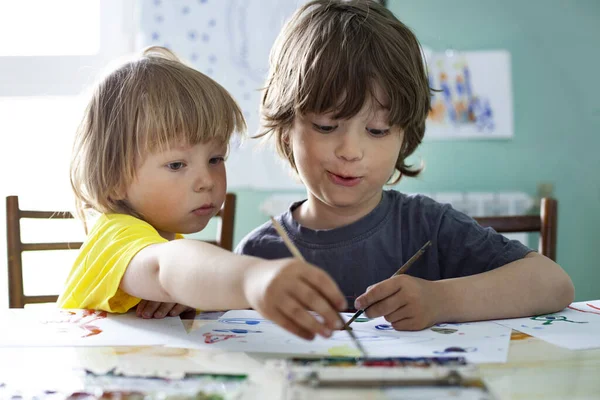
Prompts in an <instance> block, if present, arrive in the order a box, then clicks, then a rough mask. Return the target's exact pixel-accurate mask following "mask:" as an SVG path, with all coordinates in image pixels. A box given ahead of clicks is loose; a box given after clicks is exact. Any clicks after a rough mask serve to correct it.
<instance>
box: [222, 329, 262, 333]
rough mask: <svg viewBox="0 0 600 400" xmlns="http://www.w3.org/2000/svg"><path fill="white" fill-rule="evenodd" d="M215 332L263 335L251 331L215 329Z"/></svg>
mask: <svg viewBox="0 0 600 400" xmlns="http://www.w3.org/2000/svg"><path fill="white" fill-rule="evenodd" d="M213 331H214V332H231V333H262V331H249V330H248V329H237V328H235V329H213Z"/></svg>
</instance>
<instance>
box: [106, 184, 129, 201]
mask: <svg viewBox="0 0 600 400" xmlns="http://www.w3.org/2000/svg"><path fill="white" fill-rule="evenodd" d="M108 197H109V199H111V200H112V201H115V202H117V201H121V200H126V199H127V186H126V185H125V184H121V185H119V186H116V187H114V188H113V189H112V190H111V193H110V194H109V195H108Z"/></svg>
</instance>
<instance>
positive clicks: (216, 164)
mask: <svg viewBox="0 0 600 400" xmlns="http://www.w3.org/2000/svg"><path fill="white" fill-rule="evenodd" d="M226 152H227V146H225V145H219V144H218V143H212V142H209V143H204V144H203V143H201V144H196V145H193V146H173V147H171V149H169V150H167V151H164V152H155V153H151V154H149V155H148V156H147V157H146V158H145V159H144V160H142V161H141V162H140V163H139V164H138V165H136V178H135V180H134V181H133V182H132V183H131V184H130V185H129V187H128V188H127V193H126V200H127V201H128V203H129V205H130V206H131V207H132V208H133V209H134V210H135V211H136V212H137V213H138V214H140V215H141V216H143V218H144V219H145V220H146V222H148V223H149V224H151V225H152V226H153V227H154V228H156V229H157V230H158V232H159V233H160V234H161V236H163V237H165V238H166V239H169V240H170V239H173V238H174V234H175V233H193V232H198V231H201V230H202V229H204V227H206V224H208V221H209V220H210V218H212V217H213V216H214V215H215V214H217V212H218V211H219V210H220V208H221V205H222V204H223V201H224V200H225V192H226V190H227V177H226V172H225V162H224V157H225V155H226Z"/></svg>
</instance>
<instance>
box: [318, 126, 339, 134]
mask: <svg viewBox="0 0 600 400" xmlns="http://www.w3.org/2000/svg"><path fill="white" fill-rule="evenodd" d="M313 128H315V129H316V130H317V131H319V132H321V133H331V132H333V131H334V130H335V128H337V125H336V126H331V125H317V124H313Z"/></svg>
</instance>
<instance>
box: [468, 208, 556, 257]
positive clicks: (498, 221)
mask: <svg viewBox="0 0 600 400" xmlns="http://www.w3.org/2000/svg"><path fill="white" fill-rule="evenodd" d="M475 220H476V221H477V222H478V223H479V224H480V225H481V226H484V227H491V228H493V229H494V230H495V231H496V232H499V233H517V232H539V234H540V242H539V249H538V251H539V253H540V254H542V255H544V256H546V257H548V258H549V259H551V260H553V261H556V232H557V223H558V201H557V200H556V199H553V198H550V197H544V198H543V199H542V200H541V203H540V215H523V216H510V217H475Z"/></svg>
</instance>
